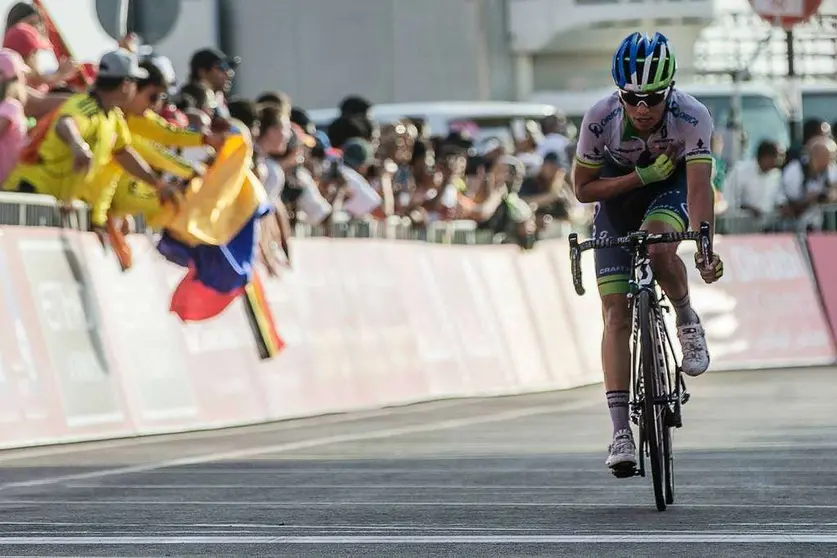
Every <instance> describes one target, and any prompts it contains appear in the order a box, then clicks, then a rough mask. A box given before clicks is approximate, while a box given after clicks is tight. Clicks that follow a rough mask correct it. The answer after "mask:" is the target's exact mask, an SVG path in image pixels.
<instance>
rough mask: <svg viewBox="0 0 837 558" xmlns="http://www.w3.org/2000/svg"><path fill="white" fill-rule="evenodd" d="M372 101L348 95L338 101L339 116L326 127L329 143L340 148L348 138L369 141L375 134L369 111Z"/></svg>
mask: <svg viewBox="0 0 837 558" xmlns="http://www.w3.org/2000/svg"><path fill="white" fill-rule="evenodd" d="M371 109H372V103H370V102H369V101H368V100H366V99H364V98H363V97H358V96H349V97H346V98H345V99H343V101H342V102H341V103H340V116H338V117H337V119H336V120H335V121H334V122H332V123H331V125H330V126H329V127H328V139H329V141H331V145H333V146H334V147H337V148H342V146H343V144H344V143H346V142H347V141H348V140H350V139H354V138H360V139H364V140H366V141H367V142H371V141H372V140H373V138H374V136H375V126H374V124H373V122H372V118H371V117H370V116H369V111H370V110H371Z"/></svg>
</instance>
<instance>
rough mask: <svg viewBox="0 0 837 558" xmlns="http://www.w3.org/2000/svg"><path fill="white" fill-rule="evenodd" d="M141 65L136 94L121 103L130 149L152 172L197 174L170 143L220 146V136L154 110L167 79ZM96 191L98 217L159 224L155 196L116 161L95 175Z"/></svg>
mask: <svg viewBox="0 0 837 558" xmlns="http://www.w3.org/2000/svg"><path fill="white" fill-rule="evenodd" d="M140 67H141V68H142V69H143V70H145V71H146V72H147V73H148V77H146V78H145V79H141V80H139V82H138V83H137V94H136V95H135V96H134V98H133V99H132V100H131V102H130V103H128V104H127V105H126V107H125V112H126V119H127V123H128V130H129V131H130V132H131V136H132V138H133V142H134V149H135V150H136V151H137V153H139V154H140V155H141V156H142V158H143V159H145V160H146V161H147V162H148V164H149V165H150V166H151V167H152V168H153V169H155V170H157V171H160V172H163V173H167V174H169V175H171V176H172V177H174V178H177V179H181V180H183V181H188V180H189V179H190V178H192V177H194V176H196V175H198V174H201V173H202V172H203V169H202V168H201V167H199V166H193V165H192V164H191V163H189V161H187V160H185V159H183V158H182V157H179V156H177V155H175V154H174V153H173V152H172V151H170V150H169V149H168V148H169V147H183V148H186V147H200V146H204V145H209V146H212V147H216V148H217V147H220V145H221V143H223V140H224V138H223V136H219V135H205V134H202V133H199V132H194V131H191V130H188V129H185V128H178V127H177V126H173V125H171V124H169V123H168V122H167V121H166V120H165V119H164V118H163V117H162V116H160V115H159V114H157V113H156V112H155V110H156V109H158V108H159V106H160V104H161V103H162V102H163V99H164V96H165V95H166V92H167V91H168V89H169V83H168V82H167V81H166V78H165V76H164V74H163V72H162V71H161V70H160V69H159V68H158V67H157V66H156V65H154V64H153V63H152V62H150V61H147V62H143V63H141V64H140ZM94 180H95V181H96V182H97V183H98V188H99V192H100V198H99V204H98V213H99V214H98V216H97V219H98V220H101V219H107V216H110V217H115V218H120V217H125V216H127V215H135V214H142V215H144V216H145V218H146V222H147V224H148V225H149V226H150V227H152V228H159V227H160V226H162V225H163V222H162V221H161V220H160V219H162V218H163V213H162V212H161V209H162V206H161V204H160V199H159V197H158V196H157V195H156V192H155V189H154V187H153V186H152V185H150V184H148V183H145V182H143V181H141V180H137V179H136V177H134V176H131V175H129V174H127V173H125V172H123V170H122V168H121V167H119V166H118V165H116V164H110V165H108V166H107V167H105V168H104V169H103V171H102V172H101V173H100V174H99V175H98V176H97V177H95V178H94Z"/></svg>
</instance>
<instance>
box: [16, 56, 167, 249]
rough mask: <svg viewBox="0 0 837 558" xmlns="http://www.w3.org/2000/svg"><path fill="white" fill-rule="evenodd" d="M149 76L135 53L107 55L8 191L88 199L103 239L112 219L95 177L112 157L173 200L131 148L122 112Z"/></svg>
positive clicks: (46, 124) (33, 145) (38, 140)
mask: <svg viewBox="0 0 837 558" xmlns="http://www.w3.org/2000/svg"><path fill="white" fill-rule="evenodd" d="M147 77H148V72H147V71H146V70H144V69H142V68H140V66H139V60H138V58H137V56H136V55H135V54H133V53H131V52H129V51H127V50H123V49H120V50H116V51H113V52H109V53H107V54H105V55H104V56H103V57H102V59H101V61H100V63H99V73H98V75H97V77H96V82H95V84H94V86H93V87H92V89H91V90H90V92H89V93H83V94H78V95H73V96H72V97H70V98H69V99H68V100H67V101H66V102H65V103H64V104H63V105H61V107H60V108H59V109H58V110H57V111H56V113H54V114H53V115H52V116H51V117H50V118H46V119H44V120H42V121H41V122H40V123H39V125H38V127H36V128H35V130H34V133H33V135H32V138H31V141H30V143H29V145H28V146H27V147H26V148H25V149H24V151H23V154H22V157H21V162H20V164H18V165H17V167H15V169H14V171H12V173H11V175H10V176H9V178H8V179H7V180H6V181H5V182H4V183H3V189H4V190H17V191H21V192H37V193H41V194H48V195H52V196H55V197H56V198H58V200H59V201H62V202H69V201H72V200H73V199H79V200H82V201H85V202H87V203H89V204H91V205H92V206H93V223H92V225H93V228H94V230H96V232H97V233H98V234H99V235H100V237H101V238H104V236H103V235H104V227H105V225H106V222H107V219H106V214H105V212H103V211H97V209H100V208H99V207H98V206H99V205H101V204H100V197H101V191H100V190H101V188H100V187H99V186H98V183H97V181H95V180H92V178H93V177H94V176H95V174H96V173H98V172H100V171H101V170H102V168H103V167H104V166H105V165H107V164H108V162H110V161H111V159H115V160H116V162H117V163H118V164H119V165H120V166H121V167H122V168H123V169H124V170H125V171H126V172H128V173H129V174H131V175H133V176H135V177H136V178H138V179H139V180H141V181H143V182H145V183H147V184H151V185H153V186H154V187H155V189H156V190H157V192H158V194H159V195H160V197H161V200H163V201H168V200H173V199H174V193H175V192H174V190H173V188H172V187H171V186H169V185H168V184H166V183H165V182H164V181H163V180H162V179H161V178H160V177H159V176H158V175H157V174H156V173H155V172H154V171H152V169H151V168H150V167H149V166H148V164H147V163H146V162H145V161H144V160H143V159H142V158H141V157H139V156H138V155H137V154H136V152H135V151H134V150H133V149H132V148H131V134H130V132H129V130H128V125H127V124H126V122H125V116H124V114H123V112H122V110H121V107H122V106H125V105H126V104H127V103H129V102H130V101H131V99H132V98H133V97H134V95H136V92H137V83H136V82H137V80H140V79H146V78H147Z"/></svg>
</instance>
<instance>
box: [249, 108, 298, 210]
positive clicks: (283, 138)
mask: <svg viewBox="0 0 837 558" xmlns="http://www.w3.org/2000/svg"><path fill="white" fill-rule="evenodd" d="M258 125H259V130H258V132H257V133H256V136H255V137H256V138H257V139H256V144H255V151H256V154H257V156H258V160H259V165H260V167H261V168H260V172H259V175H260V176H261V178H262V183H263V184H264V187H265V191H266V192H267V195H268V197H269V198H270V199H271V200H274V201H278V200H280V199H281V196H282V189H283V188H284V187H285V171H284V169H283V168H282V165H280V163H279V161H280V159H281V158H282V157H283V156H284V155H285V154H286V153H287V151H288V143H289V142H290V139H291V122H290V120H289V119H288V117H287V115H285V114H283V113H281V112H280V111H279V110H277V109H276V108H275V107H272V106H268V107H266V108H263V109H262V110H261V111H260V112H259V115H258Z"/></svg>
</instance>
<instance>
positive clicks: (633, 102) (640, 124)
mask: <svg viewBox="0 0 837 558" xmlns="http://www.w3.org/2000/svg"><path fill="white" fill-rule="evenodd" d="M668 92H669V90H668V89H665V90H664V91H659V92H657V93H647V94H639V93H631V92H628V91H620V92H619V97H620V98H621V99H622V106H623V107H624V108H625V114H627V115H628V118H630V120H631V124H632V125H633V127H634V128H636V129H637V130H639V131H641V132H644V131H648V130H653V129H654V128H655V127H656V126H657V125H659V123H660V121H662V119H663V113H664V112H665V108H666V103H665V101H666V99H667V98H668Z"/></svg>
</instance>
